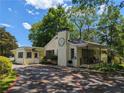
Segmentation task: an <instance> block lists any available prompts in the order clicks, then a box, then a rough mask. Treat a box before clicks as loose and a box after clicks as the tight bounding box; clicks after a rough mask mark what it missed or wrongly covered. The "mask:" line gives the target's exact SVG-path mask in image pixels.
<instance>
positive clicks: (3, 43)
mask: <svg viewBox="0 0 124 93" xmlns="http://www.w3.org/2000/svg"><path fill="white" fill-rule="evenodd" d="M17 47H18V46H17V43H16V39H15V37H14V36H12V35H11V34H10V33H9V32H7V31H6V30H5V27H0V55H2V56H10V55H11V52H10V50H12V49H15V48H17Z"/></svg>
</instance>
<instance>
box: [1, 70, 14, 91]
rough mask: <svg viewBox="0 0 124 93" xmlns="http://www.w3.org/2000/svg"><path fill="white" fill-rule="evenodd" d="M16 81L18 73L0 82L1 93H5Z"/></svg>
mask: <svg viewBox="0 0 124 93" xmlns="http://www.w3.org/2000/svg"><path fill="white" fill-rule="evenodd" d="M15 79H16V73H15V72H12V73H11V74H10V75H9V76H8V77H5V78H4V79H2V80H0V93H3V92H4V91H6V90H7V89H8V87H9V86H10V84H11V83H12V82H13V81H14V80H15Z"/></svg>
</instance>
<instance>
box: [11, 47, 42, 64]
mask: <svg viewBox="0 0 124 93" xmlns="http://www.w3.org/2000/svg"><path fill="white" fill-rule="evenodd" d="M40 49H41V48H39V47H19V48H17V49H15V50H12V52H13V54H14V57H15V58H14V59H15V63H18V64H35V63H39V62H40Z"/></svg>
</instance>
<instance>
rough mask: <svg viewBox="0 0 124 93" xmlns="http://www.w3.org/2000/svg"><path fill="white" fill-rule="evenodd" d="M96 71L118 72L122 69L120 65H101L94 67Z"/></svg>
mask: <svg viewBox="0 0 124 93" xmlns="http://www.w3.org/2000/svg"><path fill="white" fill-rule="evenodd" d="M94 68H95V69H96V70H99V71H103V72H114V71H118V70H122V69H123V68H124V67H123V66H121V65H120V64H109V63H101V64H97V65H95V66H94Z"/></svg>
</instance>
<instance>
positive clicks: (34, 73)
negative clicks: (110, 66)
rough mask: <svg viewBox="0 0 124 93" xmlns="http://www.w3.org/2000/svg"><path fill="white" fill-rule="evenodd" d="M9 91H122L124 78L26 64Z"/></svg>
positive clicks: (66, 68)
mask: <svg viewBox="0 0 124 93" xmlns="http://www.w3.org/2000/svg"><path fill="white" fill-rule="evenodd" d="M16 70H17V72H18V73H19V74H20V79H19V80H18V81H16V84H15V86H14V87H12V89H11V91H10V92H9V93H124V78H123V77H121V76H115V75H114V76H110V75H103V74H97V73H91V72H90V71H85V70H84V71H81V72H80V71H76V70H74V69H72V68H69V67H56V66H28V67H22V68H18V69H16Z"/></svg>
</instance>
